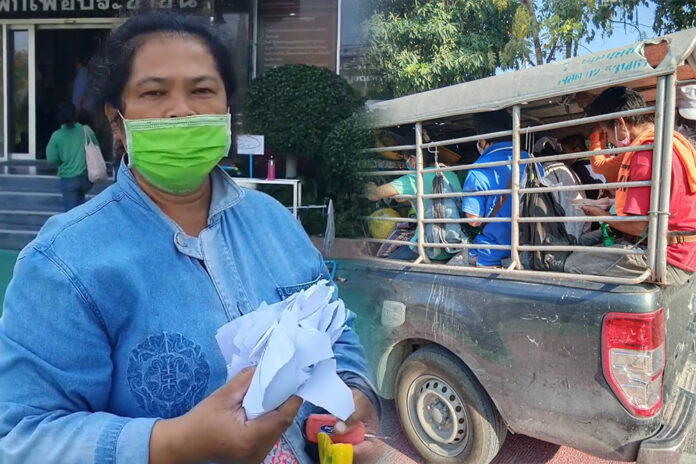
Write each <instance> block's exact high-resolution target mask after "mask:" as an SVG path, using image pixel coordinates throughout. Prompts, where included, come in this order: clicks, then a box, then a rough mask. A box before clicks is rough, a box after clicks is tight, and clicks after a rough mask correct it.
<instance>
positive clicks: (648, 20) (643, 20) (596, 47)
mask: <svg viewBox="0 0 696 464" xmlns="http://www.w3.org/2000/svg"><path fill="white" fill-rule="evenodd" d="M637 17H638V23H639V24H640V26H639V29H640V30H638V29H636V28H635V27H633V26H632V25H626V26H624V25H623V24H621V23H618V24H617V23H615V24H614V30H613V33H612V35H611V36H610V37H601V35H600V34H599V33H598V34H597V36H596V37H595V39H594V40H593V41H592V42H590V43H586V44H581V45H580V48H579V49H578V55H587V54H590V53H595V52H599V51H602V50H606V49H609V48H615V47H621V46H622V45H629V44H632V43H635V42H638V41H639V40H642V39H647V38H651V37H655V35H656V34H655V32H653V30H652V24H653V21H654V18H655V12H654V11H653V10H652V9H651V8H649V7H647V6H641V7H638V11H637ZM641 34H642V37H641Z"/></svg>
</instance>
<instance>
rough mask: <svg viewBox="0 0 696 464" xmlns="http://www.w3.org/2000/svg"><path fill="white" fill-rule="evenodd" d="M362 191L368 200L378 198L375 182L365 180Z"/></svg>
mask: <svg viewBox="0 0 696 464" xmlns="http://www.w3.org/2000/svg"><path fill="white" fill-rule="evenodd" d="M363 193H364V194H365V196H366V197H367V199H368V200H369V201H377V200H379V198H377V184H375V183H374V182H367V183H366V184H365V190H364V192H363Z"/></svg>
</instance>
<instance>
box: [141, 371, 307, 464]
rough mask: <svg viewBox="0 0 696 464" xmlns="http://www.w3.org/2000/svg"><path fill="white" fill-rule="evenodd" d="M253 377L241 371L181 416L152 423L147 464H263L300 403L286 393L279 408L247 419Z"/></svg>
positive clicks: (247, 372) (300, 401) (251, 374)
mask: <svg viewBox="0 0 696 464" xmlns="http://www.w3.org/2000/svg"><path fill="white" fill-rule="evenodd" d="M253 375H254V369H245V370H243V371H242V372H240V373H239V374H238V375H237V376H236V377H235V378H234V379H232V380H230V381H229V382H227V384H225V385H223V386H222V387H220V388H219V389H218V390H217V391H215V392H214V393H213V394H212V395H210V396H209V397H208V398H206V399H204V400H203V401H202V402H201V403H200V404H198V406H196V407H195V408H193V409H192V410H191V411H189V412H188V413H186V414H185V415H183V416H181V417H177V418H175V419H168V420H160V421H157V422H156V423H155V426H154V428H153V430H152V435H151V437H150V461H149V462H150V464H165V463H166V464H189V463H191V464H192V463H200V462H220V463H235V464H237V463H244V464H246V463H249V464H257V463H259V462H262V461H263V460H264V458H265V457H266V455H267V454H268V452H269V451H270V450H271V448H273V445H275V444H276V442H277V441H278V440H279V439H280V436H281V435H282V434H283V432H285V430H286V429H287V428H288V427H290V425H291V424H292V421H293V419H294V417H295V415H296V414H297V410H298V409H299V408H300V406H301V405H302V400H301V399H300V398H298V397H296V396H293V397H291V398H290V399H288V400H287V401H286V402H285V403H283V404H282V405H281V406H280V407H279V408H278V409H276V410H274V411H271V412H268V413H266V414H264V415H262V416H261V417H258V418H256V419H254V420H247V418H246V415H245V413H244V408H243V407H242V401H243V400H244V395H245V394H246V392H247V390H248V389H249V384H250V383H251V379H252V377H253Z"/></svg>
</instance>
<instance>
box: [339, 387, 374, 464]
mask: <svg viewBox="0 0 696 464" xmlns="http://www.w3.org/2000/svg"><path fill="white" fill-rule="evenodd" d="M351 390H352V391H353V401H354V402H355V412H353V414H352V415H351V416H350V417H349V418H348V420H346V421H345V423H343V422H339V423H338V424H336V431H337V432H340V433H345V432H347V431H349V430H350V429H352V428H353V427H355V426H356V425H358V424H359V423H360V422H362V423H364V424H365V433H370V434H373V435H379V434H380V425H379V417H378V416H377V411H375V408H374V407H372V403H371V402H370V400H369V399H368V398H367V396H365V395H364V394H363V393H362V392H361V391H360V390H357V389H355V388H351ZM383 453H384V443H383V442H382V441H381V440H377V439H375V438H366V439H365V441H363V442H362V443H360V444H358V445H353V462H354V463H356V464H373V463H375V462H377V461H379V459H380V458H381V457H382V454H383Z"/></svg>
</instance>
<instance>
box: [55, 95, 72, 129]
mask: <svg viewBox="0 0 696 464" xmlns="http://www.w3.org/2000/svg"><path fill="white" fill-rule="evenodd" d="M57 116H58V122H59V123H61V124H65V125H66V126H68V127H70V128H72V127H73V126H74V125H75V105H73V104H72V102H69V101H66V102H62V103H59V104H58V114H57Z"/></svg>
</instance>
